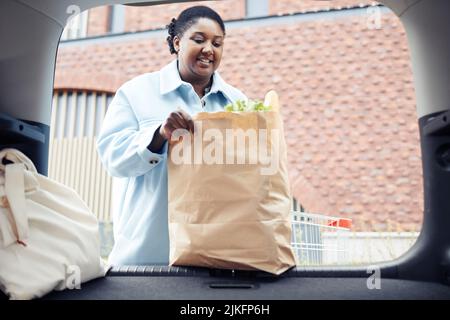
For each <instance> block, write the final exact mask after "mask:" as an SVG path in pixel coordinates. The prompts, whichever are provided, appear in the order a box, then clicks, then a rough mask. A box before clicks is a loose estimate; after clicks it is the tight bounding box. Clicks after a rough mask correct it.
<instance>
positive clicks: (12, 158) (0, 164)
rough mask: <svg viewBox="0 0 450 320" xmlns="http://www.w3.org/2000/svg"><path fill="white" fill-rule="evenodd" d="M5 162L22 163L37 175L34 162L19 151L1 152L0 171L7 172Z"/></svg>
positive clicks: (6, 150) (7, 149)
mask: <svg viewBox="0 0 450 320" xmlns="http://www.w3.org/2000/svg"><path fill="white" fill-rule="evenodd" d="M5 161H9V162H12V163H22V164H23V165H24V166H25V168H26V169H27V170H28V171H30V172H33V173H37V170H36V167H35V166H34V164H33V162H32V161H31V160H30V159H29V158H28V157H27V156H26V155H25V154H23V153H22V152H20V151H19V150H17V149H12V148H6V149H3V150H1V151H0V171H3V172H4V171H5V167H6V166H7V164H6V163H5Z"/></svg>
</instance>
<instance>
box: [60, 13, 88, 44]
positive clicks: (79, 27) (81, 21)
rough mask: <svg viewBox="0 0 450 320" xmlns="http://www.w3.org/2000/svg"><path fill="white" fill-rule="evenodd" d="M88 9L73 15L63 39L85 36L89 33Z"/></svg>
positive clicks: (62, 36)
mask: <svg viewBox="0 0 450 320" xmlns="http://www.w3.org/2000/svg"><path fill="white" fill-rule="evenodd" d="M88 12H89V11H88V10H86V11H83V12H81V13H80V14H77V15H75V16H73V17H72V18H71V19H70V20H69V21H68V23H67V25H66V27H65V28H64V31H63V33H62V35H61V40H71V39H78V38H84V37H86V35H87V27H88Z"/></svg>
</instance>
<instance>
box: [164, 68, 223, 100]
mask: <svg viewBox="0 0 450 320" xmlns="http://www.w3.org/2000/svg"><path fill="white" fill-rule="evenodd" d="M159 77H160V79H159V80H160V81H159V83H160V84H159V88H160V93H161V95H164V94H167V93H169V92H172V91H174V90H176V89H178V87H180V86H182V85H188V83H187V82H185V81H183V80H181V77H180V73H179V72H178V67H177V60H173V61H172V62H171V63H169V64H168V65H166V66H164V67H163V68H162V69H161V71H160V76H159ZM229 87H230V86H229V85H228V84H227V83H226V82H225V81H224V80H223V79H222V77H221V76H220V75H219V73H218V72H217V71H215V72H214V73H213V81H212V86H211V89H210V90H209V92H210V93H217V92H219V91H220V92H222V93H223V94H224V95H225V96H227V97H228V98H229V99H230V98H231V97H232V93H231V91H230V88H229Z"/></svg>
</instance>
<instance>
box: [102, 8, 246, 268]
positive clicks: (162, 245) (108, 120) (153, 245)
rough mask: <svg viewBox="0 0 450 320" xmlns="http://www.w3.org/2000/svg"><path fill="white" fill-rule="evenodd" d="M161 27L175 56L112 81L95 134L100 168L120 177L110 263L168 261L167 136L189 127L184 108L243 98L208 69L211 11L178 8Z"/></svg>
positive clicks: (215, 18)
mask: <svg viewBox="0 0 450 320" xmlns="http://www.w3.org/2000/svg"><path fill="white" fill-rule="evenodd" d="M168 29H169V36H168V38H167V42H168V44H169V49H170V52H171V53H172V54H176V57H177V59H176V60H174V61H172V62H171V63H170V64H168V65H167V66H165V67H164V68H162V69H161V70H160V71H158V72H153V73H147V74H143V75H140V76H138V77H136V78H134V79H132V80H130V81H128V82H127V83H125V84H124V85H122V86H121V87H120V88H119V90H118V91H117V93H116V95H115V97H114V99H113V101H112V102H111V104H110V106H109V108H108V111H107V113H106V116H105V119H104V122H103V126H102V129H101V132H100V134H99V137H98V140H97V147H98V152H99V154H100V158H101V160H102V163H103V165H104V166H105V168H106V169H107V170H108V172H109V173H110V174H111V175H112V176H114V177H122V178H124V179H122V180H123V182H124V192H123V194H121V195H120V197H121V199H120V200H119V201H118V203H119V204H120V205H119V208H116V209H118V210H116V211H115V215H114V242H115V243H114V248H113V250H112V252H111V254H110V256H109V262H110V263H111V264H113V265H138V264H165V265H167V264H168V261H169V236H168V223H167V165H166V159H167V141H168V140H170V137H171V134H172V132H173V131H174V130H176V129H187V130H190V131H193V130H194V125H193V121H192V118H191V115H193V114H195V113H198V112H200V111H206V112H214V111H220V110H222V109H223V107H224V106H225V105H226V104H228V103H230V102H235V101H236V100H238V99H246V97H245V96H244V95H243V94H242V92H240V91H239V90H237V89H236V88H234V87H232V86H230V85H229V84H227V83H226V82H225V81H224V80H223V79H222V78H221V77H220V75H219V74H218V73H217V71H216V70H217V68H218V67H219V65H220V60H221V58H222V52H223V46H224V40H225V26H224V23H223V21H222V19H221V17H220V16H219V15H218V14H217V13H216V12H215V11H213V10H212V9H210V8H208V7H204V6H196V7H192V8H189V9H186V10H184V11H183V12H182V13H181V14H180V15H179V17H178V18H177V19H172V22H171V23H170V25H168Z"/></svg>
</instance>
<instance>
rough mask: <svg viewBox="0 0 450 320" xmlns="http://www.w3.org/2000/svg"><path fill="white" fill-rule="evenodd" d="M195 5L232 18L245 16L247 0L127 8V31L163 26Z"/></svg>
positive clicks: (226, 18)
mask: <svg viewBox="0 0 450 320" xmlns="http://www.w3.org/2000/svg"><path fill="white" fill-rule="evenodd" d="M194 5H206V6H208V7H211V8H212V9H214V10H216V11H217V12H218V13H219V14H220V16H221V17H222V19H224V20H232V19H241V18H244V17H245V0H228V1H222V2H219V1H196V2H189V3H173V4H165V5H157V6H151V7H132V6H127V7H126V9H125V31H139V30H147V29H156V28H163V27H165V26H166V25H167V24H169V23H170V21H171V19H172V18H176V17H177V16H178V15H179V14H180V12H181V11H183V10H184V9H186V8H188V7H191V6H194Z"/></svg>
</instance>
